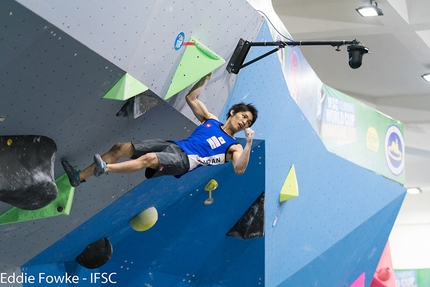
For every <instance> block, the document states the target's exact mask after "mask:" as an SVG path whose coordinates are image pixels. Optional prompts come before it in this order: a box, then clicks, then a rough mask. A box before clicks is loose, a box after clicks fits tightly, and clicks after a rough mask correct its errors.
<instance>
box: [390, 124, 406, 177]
mask: <svg viewBox="0 0 430 287" xmlns="http://www.w3.org/2000/svg"><path fill="white" fill-rule="evenodd" d="M404 154H405V143H404V141H403V135H402V132H401V131H400V129H399V128H398V127H397V126H396V125H391V126H390V127H389V128H388V129H387V132H386V133H385V160H386V162H387V165H388V168H389V169H390V171H391V172H392V173H393V174H394V175H399V174H401V173H402V171H403V168H404V166H405V158H404Z"/></svg>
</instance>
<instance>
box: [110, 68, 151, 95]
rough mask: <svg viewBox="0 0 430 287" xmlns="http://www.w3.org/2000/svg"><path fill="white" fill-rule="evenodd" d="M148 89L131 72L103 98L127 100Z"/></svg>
mask: <svg viewBox="0 0 430 287" xmlns="http://www.w3.org/2000/svg"><path fill="white" fill-rule="evenodd" d="M146 90H148V87H146V86H145V85H144V84H142V83H141V82H139V81H138V80H136V79H135V78H134V77H132V76H131V75H130V74H128V73H125V74H124V76H122V78H121V79H119V81H118V82H116V84H115V85H114V86H113V87H112V88H111V89H110V90H109V91H108V92H107V93H106V95H104V96H103V99H111V100H119V101H125V100H127V99H129V98H132V97H134V96H136V95H138V94H140V93H143V92H144V91H146Z"/></svg>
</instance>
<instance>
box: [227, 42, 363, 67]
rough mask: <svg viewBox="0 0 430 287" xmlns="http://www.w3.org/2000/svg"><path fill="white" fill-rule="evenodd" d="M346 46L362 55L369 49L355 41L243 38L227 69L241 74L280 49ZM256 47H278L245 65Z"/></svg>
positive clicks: (337, 49)
mask: <svg viewBox="0 0 430 287" xmlns="http://www.w3.org/2000/svg"><path fill="white" fill-rule="evenodd" d="M344 45H353V46H354V47H357V48H358V49H354V50H358V53H361V54H360V55H362V54H365V53H367V52H368V49H367V48H365V47H364V46H361V45H360V42H359V41H357V40H355V39H354V40H351V41H345V40H340V41H291V42H284V41H277V42H249V41H246V40H243V39H242V38H241V39H240V40H239V42H238V43H237V46H236V49H235V50H234V52H233V55H232V56H231V58H230V61H229V62H228V64H227V67H226V69H227V71H228V72H229V73H233V74H237V73H239V70H240V69H242V68H244V67H246V66H249V65H251V64H252V63H255V62H257V61H258V60H261V59H263V58H265V57H267V56H269V55H270V54H273V53H275V52H277V51H278V50H279V49H282V48H285V46H332V47H337V48H336V51H340V50H339V47H340V46H344ZM255 46H277V48H275V49H273V50H271V51H269V52H267V53H265V54H263V55H261V56H259V57H257V58H255V59H253V60H250V61H249V62H247V63H243V62H244V61H245V58H246V56H247V55H248V53H249V50H250V49H251V47H255ZM360 60H361V58H360ZM360 65H361V62H360ZM357 68H358V67H357ZM354 69H355V68H354Z"/></svg>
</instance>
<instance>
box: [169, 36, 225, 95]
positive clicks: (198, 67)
mask: <svg viewBox="0 0 430 287" xmlns="http://www.w3.org/2000/svg"><path fill="white" fill-rule="evenodd" d="M190 42H191V43H193V44H191V45H187V46H186V48H185V52H184V54H183V55H182V58H181V61H180V63H179V67H178V69H177V70H176V72H175V75H174V76H173V79H172V82H171V83H170V87H169V90H168V91H167V93H166V96H165V97H164V99H165V100H167V99H169V98H171V97H172V96H174V95H175V94H177V93H178V92H180V91H182V90H183V89H185V88H186V87H188V86H189V85H191V84H192V83H194V82H196V81H198V80H200V79H201V78H203V77H204V76H205V75H207V74H209V73H210V72H212V71H214V70H215V69H217V68H219V67H221V66H222V65H223V64H224V63H225V60H224V59H223V58H221V57H220V56H218V55H217V54H216V53H214V52H213V51H211V50H210V49H209V48H208V47H206V46H205V45H203V44H202V43H200V42H199V41H197V40H196V39H194V38H193V37H191V39H190Z"/></svg>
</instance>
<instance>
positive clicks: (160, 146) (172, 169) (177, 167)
mask: <svg viewBox="0 0 430 287" xmlns="http://www.w3.org/2000/svg"><path fill="white" fill-rule="evenodd" d="M131 143H132V145H133V146H134V149H135V153H134V155H133V157H132V159H136V158H138V157H141V156H142V155H145V154H147V153H150V152H153V153H155V154H156V156H157V157H158V161H159V163H160V164H159V166H158V169H157V170H155V169H152V168H147V169H146V170H145V177H146V178H153V177H158V176H162V175H182V174H184V173H186V172H187V171H188V170H189V169H190V163H189V161H188V156H187V154H186V153H185V152H184V151H183V150H182V149H181V148H180V147H179V146H178V145H177V144H175V143H174V142H172V141H166V140H161V139H152V140H143V141H132V142H131Z"/></svg>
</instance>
